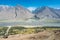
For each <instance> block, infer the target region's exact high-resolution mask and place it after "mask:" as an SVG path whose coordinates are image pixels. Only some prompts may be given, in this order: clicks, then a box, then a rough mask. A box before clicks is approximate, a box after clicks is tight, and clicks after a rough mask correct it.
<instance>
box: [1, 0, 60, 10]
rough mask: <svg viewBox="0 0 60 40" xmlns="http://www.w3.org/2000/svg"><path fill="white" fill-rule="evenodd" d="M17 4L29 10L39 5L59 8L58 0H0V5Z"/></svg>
mask: <svg viewBox="0 0 60 40" xmlns="http://www.w3.org/2000/svg"><path fill="white" fill-rule="evenodd" d="M17 4H19V5H21V6H23V7H26V8H27V9H29V10H30V11H32V10H35V9H36V8H37V7H40V6H49V7H52V8H60V0H0V5H3V6H4V5H8V6H16V5H17Z"/></svg>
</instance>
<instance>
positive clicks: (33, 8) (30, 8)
mask: <svg viewBox="0 0 60 40" xmlns="http://www.w3.org/2000/svg"><path fill="white" fill-rule="evenodd" d="M27 9H28V10H30V11H34V10H35V9H36V7H28V8H27Z"/></svg>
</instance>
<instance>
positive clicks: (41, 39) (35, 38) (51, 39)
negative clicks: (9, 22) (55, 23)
mask: <svg viewBox="0 0 60 40" xmlns="http://www.w3.org/2000/svg"><path fill="white" fill-rule="evenodd" d="M0 40H60V30H54V31H46V30H45V31H43V32H39V33H35V34H24V35H22V34H17V35H10V36H8V38H0Z"/></svg>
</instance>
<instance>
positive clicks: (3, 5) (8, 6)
mask: <svg viewBox="0 0 60 40" xmlns="http://www.w3.org/2000/svg"><path fill="white" fill-rule="evenodd" d="M0 7H3V8H5V7H7V8H9V7H13V6H9V5H0Z"/></svg>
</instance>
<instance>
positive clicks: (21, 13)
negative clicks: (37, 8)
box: [15, 5, 34, 19]
mask: <svg viewBox="0 0 60 40" xmlns="http://www.w3.org/2000/svg"><path fill="white" fill-rule="evenodd" d="M15 14H16V16H15V17H16V18H17V19H29V18H32V17H33V16H34V15H33V14H32V12H30V11H29V10H28V9H26V8H24V7H22V6H19V5H18V6H16V7H15Z"/></svg>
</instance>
